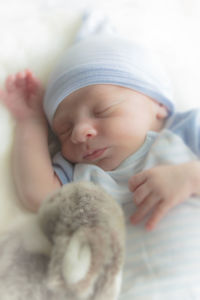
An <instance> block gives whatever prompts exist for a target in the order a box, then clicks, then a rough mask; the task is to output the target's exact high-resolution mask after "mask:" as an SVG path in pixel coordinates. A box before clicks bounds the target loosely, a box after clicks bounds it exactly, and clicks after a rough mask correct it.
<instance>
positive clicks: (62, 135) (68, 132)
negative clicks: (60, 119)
mask: <svg viewBox="0 0 200 300" xmlns="http://www.w3.org/2000/svg"><path fill="white" fill-rule="evenodd" d="M71 132H72V127H69V128H66V129H65V131H62V132H60V133H59V137H60V138H66V137H68V136H70V135H71Z"/></svg>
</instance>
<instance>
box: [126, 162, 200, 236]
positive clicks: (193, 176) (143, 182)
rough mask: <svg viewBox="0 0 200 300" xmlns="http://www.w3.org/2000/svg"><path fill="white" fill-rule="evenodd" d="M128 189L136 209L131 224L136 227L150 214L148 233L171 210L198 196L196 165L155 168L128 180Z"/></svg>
mask: <svg viewBox="0 0 200 300" xmlns="http://www.w3.org/2000/svg"><path fill="white" fill-rule="evenodd" d="M129 187H130V190H131V191H132V192H133V193H134V202H135V204H136V205H137V210H136V212H135V213H134V214H133V216H132V217H131V222H132V223H133V224H137V223H138V222H140V221H141V220H142V219H143V218H144V217H145V216H146V215H147V214H148V213H150V212H151V214H150V217H149V219H148V221H147V224H146V228H147V229H148V230H151V229H153V228H155V226H156V225H157V223H158V222H159V221H160V220H161V219H162V218H163V217H164V216H165V215H166V214H167V213H168V211H169V210H170V209H171V208H173V207H174V206H176V205H178V204H179V203H181V202H183V201H184V200H186V199H187V198H188V197H190V196H191V195H200V161H198V160H197V161H190V162H187V163H183V164H180V165H160V166H156V167H154V168H152V169H149V170H146V171H143V172H141V173H138V174H137V175H135V176H132V177H131V178H130V181H129Z"/></svg>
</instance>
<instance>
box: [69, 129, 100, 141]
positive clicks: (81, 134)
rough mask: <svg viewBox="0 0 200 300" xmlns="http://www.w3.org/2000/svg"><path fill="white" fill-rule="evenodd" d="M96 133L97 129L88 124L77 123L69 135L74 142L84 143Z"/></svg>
mask: <svg viewBox="0 0 200 300" xmlns="http://www.w3.org/2000/svg"><path fill="white" fill-rule="evenodd" d="M96 135H97V131H96V129H95V128H93V127H92V126H90V125H87V124H85V125H83V124H79V125H77V126H75V127H74V129H73V131H72V135H71V140H72V142H73V143H74V144H77V143H84V142H86V141H87V140H88V139H91V138H93V137H95V136H96Z"/></svg>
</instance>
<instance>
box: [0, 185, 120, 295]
mask: <svg viewBox="0 0 200 300" xmlns="http://www.w3.org/2000/svg"><path fill="white" fill-rule="evenodd" d="M38 225H39V229H37V227H38ZM34 226H35V228H36V229H34V230H33V227H34ZM26 227H27V228H26ZM30 228H31V230H30ZM31 232H32V233H31ZM124 235H125V225H124V218H123V213H122V210H121V208H120V207H119V206H118V205H117V204H116V202H115V201H114V200H113V199H112V197H110V196H109V195H108V194H107V193H106V192H105V191H104V190H103V189H101V188H99V187H97V186H96V185H94V184H92V183H84V182H80V183H71V184H68V185H65V186H63V187H62V188H61V189H59V190H58V191H56V193H54V194H53V195H51V196H50V197H49V198H48V199H46V200H45V201H44V202H43V204H42V206H41V209H40V211H39V213H38V216H37V217H36V219H35V223H34V222H32V223H31V226H30V224H29V225H28V226H26V224H25V225H24V226H23V228H22V225H20V226H19V228H17V229H16V230H14V231H11V232H9V233H8V234H7V235H5V236H3V237H1V240H0V299H1V300H27V299H28V300H47V299H48V300H53V299H58V300H64V299H65V300H83V299H84V300H105V299H106V300H116V299H117V298H118V293H119V285H120V281H118V278H119V277H120V274H121V271H122V267H123V260H124V242H125V236H124ZM70 249H71V250H70ZM74 250H75V251H74ZM76 252H77V253H76ZM76 255H77V259H76ZM79 259H80V260H79ZM79 262H80V268H79ZM85 262H86V263H85ZM87 262H88V264H87ZM73 263H74V265H75V268H74V269H73ZM68 264H69V266H68ZM71 264H72V267H71ZM76 268H77V270H79V269H80V274H82V275H80V278H79V273H77V272H74V270H76ZM81 270H82V271H81ZM70 272H71V273H70ZM81 272H82V273H81ZM74 274H75V275H74ZM83 275H84V276H83ZM77 276H78V277H77ZM81 276H82V277H81ZM77 278H78V279H77Z"/></svg>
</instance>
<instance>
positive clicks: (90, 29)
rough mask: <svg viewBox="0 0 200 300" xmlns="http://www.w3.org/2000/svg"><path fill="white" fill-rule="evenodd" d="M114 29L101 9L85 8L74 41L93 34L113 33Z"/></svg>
mask: <svg viewBox="0 0 200 300" xmlns="http://www.w3.org/2000/svg"><path fill="white" fill-rule="evenodd" d="M115 32H116V29H115V28H114V27H113V25H112V24H111V22H110V20H109V17H108V16H106V15H105V14H104V13H103V12H102V11H98V10H87V11H86V12H85V13H84V14H83V16H82V25H81V28H80V30H79V31H78V33H77V35H76V38H75V43H76V42H79V41H81V40H84V39H85V38H87V37H89V36H91V35H93V34H100V33H101V34H114V33H115Z"/></svg>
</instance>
